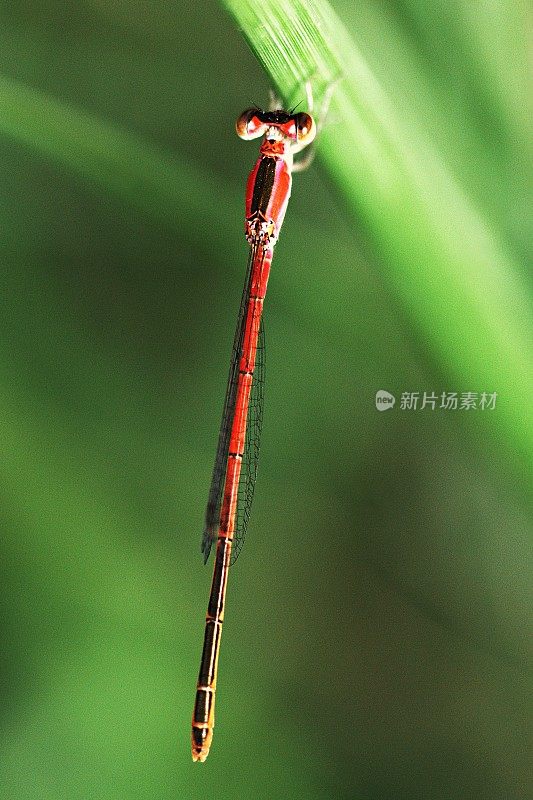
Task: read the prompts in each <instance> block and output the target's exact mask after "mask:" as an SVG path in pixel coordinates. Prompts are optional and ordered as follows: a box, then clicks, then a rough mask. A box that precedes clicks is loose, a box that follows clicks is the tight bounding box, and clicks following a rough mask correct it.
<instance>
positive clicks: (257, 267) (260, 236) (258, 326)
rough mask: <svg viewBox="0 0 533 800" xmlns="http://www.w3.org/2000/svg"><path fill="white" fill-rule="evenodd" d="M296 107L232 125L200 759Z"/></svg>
mask: <svg viewBox="0 0 533 800" xmlns="http://www.w3.org/2000/svg"><path fill="white" fill-rule="evenodd" d="M294 111H295V109H293V110H292V111H281V110H277V111H261V110H260V109H258V108H250V109H248V110H247V111H244V112H243V113H242V114H241V116H240V117H239V118H238V120H237V124H236V128H237V133H238V135H239V136H240V137H241V139H257V138H259V137H263V141H262V143H261V147H260V150H259V158H258V159H257V161H256V163H255V166H254V168H253V169H252V171H251V173H250V176H249V178H248V184H247V187H246V216H245V233H246V239H247V241H248V244H249V245H250V253H249V257H248V266H247V271H246V280H245V284H244V291H243V295H242V300H241V305H240V310H239V317H238V320H237V329H236V331H235V339H234V342H233V351H232V357H231V365H230V372H229V379H228V386H227V390H226V399H225V402H224V411H223V414H222V424H221V427H220V434H219V438H218V446H217V452H216V458H215V466H214V469H213V477H212V480H211V488H210V490H209V499H208V503H207V511H206V517H205V527H204V535H203V540H202V552H203V554H204V561H207V558H208V556H209V553H210V551H211V547H212V545H213V544H214V543H215V542H216V551H215V566H214V572H213V581H212V584H211V594H210V597H209V604H208V609H207V618H206V623H205V635H204V647H203V652H202V660H201V664H200V674H199V677H198V684H197V688H196V701H195V704H194V712H193V718H192V757H193V760H194V761H205V759H206V758H207V755H208V753H209V748H210V746H211V740H212V738H213V727H214V722H215V691H216V682H217V667H218V655H219V650H220V637H221V633H222V622H223V620H224V602H225V597H226V586H227V581H228V570H229V567H230V564H233V563H234V562H235V559H236V558H237V556H238V554H239V552H240V550H241V547H242V544H243V540H244V535H245V532H246V526H247V523H248V518H249V514H250V505H251V501H252V498H253V493H254V487H255V479H256V474H257V457H258V451H259V438H260V434H261V426H262V411H263V386H264V369H265V344H264V332H263V324H262V311H263V301H264V298H265V293H266V289H267V282H268V275H269V272H270V264H271V261H272V254H273V249H274V245H275V244H276V242H277V240H278V237H279V233H280V229H281V225H282V223H283V218H284V217H285V211H286V209H287V203H288V201H289V196H290V193H291V182H292V176H291V173H292V171H293V167H294V166H295V165H294V164H293V156H294V155H295V153H298V152H300V151H301V150H302V149H303V148H304V147H306V146H307V145H308V144H310V143H311V142H312V141H313V139H314V138H315V134H316V125H315V122H314V120H313V118H312V117H311V116H310V115H309V114H306V113H294Z"/></svg>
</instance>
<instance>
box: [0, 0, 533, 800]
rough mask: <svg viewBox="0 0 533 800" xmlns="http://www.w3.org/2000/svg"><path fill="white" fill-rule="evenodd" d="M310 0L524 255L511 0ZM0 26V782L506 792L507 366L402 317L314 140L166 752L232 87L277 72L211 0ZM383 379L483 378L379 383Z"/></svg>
mask: <svg viewBox="0 0 533 800" xmlns="http://www.w3.org/2000/svg"><path fill="white" fill-rule="evenodd" d="M334 6H335V9H336V11H337V13H338V14H339V15H340V17H341V18H342V19H343V21H344V23H345V24H346V26H347V28H348V30H349V31H350V34H351V36H352V37H353V39H354V41H355V42H356V43H357V47H358V48H359V51H360V53H361V55H362V58H363V59H364V60H365V61H366V63H367V64H368V68H369V70H370V72H371V74H372V76H373V78H375V80H376V81H377V82H378V83H379V84H380V85H381V89H382V90H383V92H384V93H385V94H386V96H387V97H388V100H389V102H390V107H391V109H393V110H394V112H395V113H396V114H398V115H400V116H402V115H405V117H406V118H407V119H408V120H411V121H414V123H415V124H416V126H417V129H418V130H419V131H420V136H421V137H422V138H423V140H424V141H425V142H428V143H430V144H431V147H432V148H434V150H435V152H438V153H439V155H440V157H441V159H442V163H443V164H444V165H445V166H446V169H447V170H448V173H449V175H450V179H451V180H452V181H453V183H454V185H455V186H456V187H458V191H459V192H460V193H461V194H462V196H464V197H467V198H468V202H469V203H470V204H471V206H472V207H473V208H475V210H476V213H477V214H479V217H480V218H481V219H483V221H484V224H485V225H486V230H487V231H488V232H489V234H490V236H491V237H493V239H494V240H495V241H497V242H498V243H499V244H500V246H501V248H502V250H504V251H505V253H506V255H507V260H506V264H508V265H509V266H508V274H506V275H505V278H506V280H508V283H509V285H510V286H512V287H514V288H513V291H514V290H516V287H523V286H529V288H531V280H530V276H529V273H528V261H527V254H528V252H529V247H530V244H529V243H530V241H531V240H530V235H531V216H530V210H529V208H528V190H529V185H528V179H529V154H530V151H528V148H529V147H530V142H531V140H530V129H529V127H528V126H529V125H530V118H529V110H528V107H527V103H528V98H529V90H528V86H527V67H526V61H527V59H526V49H525V41H526V38H527V21H528V18H529V11H528V6H527V4H526V3H522V2H519V0H517V1H516V2H510V0H509V1H508V2H505V3H501V4H494V3H492V2H489V0H485V1H484V2H481V1H480V2H476V3H473V2H472V0H465V1H464V2H462V1H461V0H452V1H451V2H449V3H446V4H445V5H444V4H439V3H437V4H433V3H428V2H420V1H419V2H415V0H382V2H379V3H376V2H374V1H373V0H372V1H371V0H367V1H366V2H361V3H357V8H355V7H354V6H355V4H352V3H350V2H340V0H339V2H335V3H334ZM0 37H1V41H0V65H1V66H0V135H1V137H2V138H1V142H2V159H1V165H0V172H1V176H2V177H1V187H2V188H1V191H0V214H1V216H2V224H1V242H2V259H1V265H2V271H1V275H2V281H1V283H2V289H1V291H0V303H1V311H0V371H1V374H0V403H1V411H0V426H1V431H0V441H1V452H2V458H1V460H0V463H1V469H2V475H1V487H2V489H1V502H0V515H1V531H2V551H3V553H2V586H3V589H2V604H1V608H2V617H3V619H2V630H3V659H2V666H3V673H2V687H3V693H2V694H3V697H2V711H3V713H2V738H1V743H0V791H1V795H2V797H5V798H9V799H10V800H26V799H28V800H29V799H30V798H31V800H34V799H35V800H76V799H77V798H80V800H81V798H83V799H84V800H86V798H102V799H103V798H110V800H111V799H113V800H114V799H115V798H121V800H127V799H128V798H136V799H137V798H150V800H154V798H161V800H166V799H167V798H176V797H178V798H201V797H206V796H213V797H217V798H240V797H254V798H302V799H303V798H305V799H306V800H314V799H315V798H320V800H322V799H323V798H353V799H354V800H359V799H365V800H377V799H378V798H379V799H380V800H381V798H383V800H389V799H390V800H400V799H403V798H406V800H407V798H409V799H410V800H413V798H424V799H425V798H432V799H435V800H440V798H442V799H443V800H444V798H446V800H452V799H453V800H455V799H456V798H457V800H459V799H461V800H462V798H472V799H473V800H492V799H494V800H515V798H516V799H517V800H518V798H520V799H521V800H526V798H530V797H531V796H532V793H533V785H532V782H531V771H530V766H531V758H532V748H531V738H530V730H531V728H530V722H531V714H532V707H531V689H532V681H531V641H532V638H531V586H532V581H531V549H530V546H531V538H530V519H531V516H530V515H531V505H530V504H531V495H530V492H529V483H530V473H529V472H528V471H527V469H528V467H527V465H528V463H530V462H528V457H529V458H530V455H531V454H530V452H528V447H527V442H528V439H527V434H526V428H525V426H524V429H523V430H522V428H521V427H520V425H518V424H517V425H516V426H515V427H514V428H513V427H512V425H510V422H509V420H511V419H513V417H512V416H511V412H510V411H509V409H513V408H514V409H516V408H518V409H522V410H524V409H525V414H524V415H523V417H522V419H524V418H525V415H526V414H527V413H528V411H529V408H530V405H531V397H530V396H523V392H522V390H520V393H519V392H518V389H517V386H519V385H520V386H523V385H524V383H527V379H528V375H527V374H524V373H522V374H520V375H518V374H517V376H516V384H515V382H514V381H513V380H511V379H509V377H508V375H509V374H510V370H509V369H506V367H507V365H505V364H502V365H501V368H502V371H503V372H502V374H505V376H506V377H505V379H502V380H501V381H500V382H498V383H497V385H495V383H494V382H493V380H494V375H497V374H498V369H499V365H498V364H497V363H494V361H493V359H487V361H489V360H490V362H491V363H487V375H490V379H487V380H490V383H489V384H488V385H487V384H486V383H485V382H484V380H483V374H482V375H481V381H480V374H479V370H478V371H477V372H474V371H473V372H472V377H471V379H469V367H468V365H467V366H465V364H466V358H465V361H464V362H463V361H462V360H461V358H460V357H459V355H458V353H460V346H459V347H458V348H456V349H455V350H454V351H453V352H450V353H449V357H448V358H447V357H446V352H445V350H446V346H447V345H446V343H445V345H444V346H443V347H442V348H441V349H440V350H439V348H438V347H435V346H428V343H427V341H426V338H425V336H424V335H423V331H424V326H423V325H421V323H420V319H419V318H417V312H416V310H415V309H416V308H418V307H419V304H418V298H417V297H412V295H411V294H410V295H409V296H410V298H411V299H412V302H409V301H407V300H406V294H405V293H402V291H400V290H399V288H398V282H397V281H394V280H391V278H390V276H391V274H393V270H394V265H395V263H396V262H395V248H394V240H390V239H389V240H388V245H387V248H384V247H383V240H382V237H381V235H380V234H381V232H382V231H381V229H380V223H379V220H372V219H371V218H370V216H369V215H366V216H365V214H362V215H361V218H360V219H358V218H357V215H354V214H353V213H352V210H350V209H349V208H348V206H347V203H346V199H345V195H344V194H343V191H342V186H341V185H340V184H339V182H335V181H334V180H332V179H331V178H330V176H329V173H328V171H327V170H326V169H325V168H324V163H326V162H327V158H326V159H325V161H323V162H320V159H317V161H316V162H315V164H314V165H313V166H312V168H311V169H310V170H309V171H308V172H306V173H303V174H302V175H298V176H296V177H295V180H294V186H293V198H292V199H291V204H290V208H289V211H288V214H287V219H286V223H285V227H284V231H283V235H282V238H281V241H280V243H279V245H278V246H277V249H276V256H275V259H274V263H273V269H272V275H271V279H270V285H269V294H268V299H267V304H266V312H265V324H266V333H267V353H268V363H267V386H266V412H265V423H264V432H263V442H262V452H261V463H260V471H259V480H258V484H257V488H256V497H255V500H254V509H253V514H252V520H251V524H250V529H249V532H248V537H247V542H246V546H245V548H244V551H243V553H242V555H241V556H240V559H239V561H238V563H237V565H236V567H235V569H234V570H233V571H232V573H231V578H230V587H229V594H228V613H227V618H226V625H225V632H224V637H223V645H222V655H221V665H220V672H219V693H218V706H217V725H216V729H215V738H214V743H213V749H212V752H211V754H210V756H209V759H208V761H207V762H206V763H205V764H204V765H199V764H198V765H194V764H193V763H192V761H191V758H190V717H191V712H192V703H193V698H194V689H195V682H196V677H197V670H198V663H199V657H200V651H201V644H202V635H203V620H204V616H205V608H206V602H207V596H208V590H209V582H210V578H211V567H210V566H209V567H206V568H204V567H203V565H202V559H201V556H200V551H199V549H200V538H201V530H202V523H203V514H204V507H205V501H206V498H207V490H208V485H209V480H210V474H211V469H212V459H213V456H214V450H215V444H216V437H217V432H218V424H219V419H220V412H221V407H222V401H223V396H224V390H225V380H226V374H227V366H228V360H229V351H230V346H231V341H232V337H233V328H234V323H235V316H236V312H237V308H238V304H239V298H240V293H241V288H242V280H243V275H244V269H245V262H246V245H245V242H244V240H243V230H242V229H243V223H242V216H243V202H244V201H243V194H244V182H245V179H246V176H247V174H248V171H249V169H250V168H251V166H252V163H253V161H254V159H255V154H256V149H257V148H256V146H255V145H254V144H253V143H252V144H245V143H242V142H240V141H239V140H238V139H237V137H236V136H235V135H234V132H233V123H234V119H235V118H236V116H237V115H238V114H239V113H240V112H241V111H242V110H243V109H244V108H246V107H247V106H249V105H251V104H253V103H258V104H266V103H267V101H268V88H269V81H268V79H267V77H266V75H265V73H264V72H263V71H262V69H261V68H260V66H259V64H258V63H257V61H256V60H255V59H254V57H253V56H252V54H251V53H250V51H249V49H248V48H247V46H246V44H245V43H244V41H243V38H242V36H241V35H240V33H239V31H238V29H237V27H236V25H235V23H234V22H233V21H232V19H231V18H230V17H229V15H228V14H227V13H226V12H225V11H224V10H223V9H222V8H221V7H219V6H218V5H216V4H208V3H199V4H190V3H182V2H170V0H153V2H151V3H150V4H147V3H144V2H140V0H137V1H136V0H114V2H110V0H87V1H86V2H81V3H77V4H72V3H67V2H64V1H63V0H45V2H42V3H38V4H37V3H32V2H28V3H25V2H22V3H18V4H16V5H13V6H11V7H4V8H3V9H2V25H1V26H0ZM339 90H340V91H342V86H341V87H340V89H339ZM341 124H342V123H341V121H340V120H339V119H337V120H336V119H335V115H334V114H332V119H331V121H330V125H331V130H332V131H333V134H332V135H333V136H335V135H336V136H340V137H342V128H341V129H340V130H339V127H340V126H341ZM325 136H326V134H325ZM367 144H368V142H366V143H364V142H363V141H362V142H361V147H362V148H363V145H367ZM413 147H414V145H413ZM413 155H415V156H416V152H415V150H413ZM339 157H341V158H342V157H343V153H342V151H341V150H339ZM356 157H357V155H356V154H355V155H354V153H353V151H350V153H348V154H347V159H354V158H356ZM359 189H360V190H361V192H363V193H364V190H365V187H364V184H363V186H362V187H359ZM443 202H446V199H445V198H444V201H443ZM384 224H385V223H384ZM417 224H418V221H417V218H416V217H413V220H412V226H413V230H415V229H416V226H417ZM398 236H399V237H400V238H399V239H398V241H399V242H400V244H401V232H400V231H398ZM465 245H468V247H469V248H470V249H472V248H474V249H475V247H476V246H477V244H476V242H465ZM459 255H460V254H459ZM398 257H400V256H398ZM402 257H403V258H406V256H405V253H403V254H402ZM399 263H400V261H398V264H399ZM413 265H414V269H415V270H416V271H417V274H420V275H421V276H422V279H421V280H422V281H423V280H427V281H428V286H429V287H430V290H431V292H432V297H433V298H435V297H437V299H438V297H439V291H440V289H441V287H440V284H439V283H436V284H435V285H431V268H432V264H431V260H430V258H429V257H428V261H427V262H425V261H416V260H415V261H413ZM468 268H469V264H468V263H466V261H465V270H466V271H468ZM477 280H478V283H477V284H476V293H479V296H480V297H483V295H484V293H485V286H484V282H483V277H481V278H479V276H478V278H477ZM422 293H423V292H421V296H420V299H421V300H422V299H423V298H422ZM515 297H516V300H517V306H518V305H519V306H520V307H521V308H522V307H523V306H524V305H525V304H527V303H528V302H529V301H530V296H528V294H527V291H524V290H522V289H519V290H518V291H517V292H516V294H515ZM449 303H450V296H449V294H447V290H446V287H442V302H441V303H440V309H441V310H442V312H443V317H442V318H444V319H445V318H446V313H445V312H446V309H447V308H448V304H449ZM507 311H509V308H508V309H507ZM511 311H512V307H511ZM454 313H455V314H456V316H455V317H453V316H452V315H451V316H450V326H451V325H453V324H455V322H456V320H458V317H459V315H460V308H459V312H458V311H457V308H454ZM520 313H522V312H520ZM520 318H521V317H520ZM499 322H501V320H495V323H494V324H495V325H497V324H499ZM462 323H463V324H465V325H466V327H467V328H468V324H469V323H468V319H467V321H466V323H465V322H464V320H463V321H462ZM489 323H490V320H489ZM426 324H427V318H426ZM521 332H522V334H523V336H524V339H525V341H526V342H527V341H528V336H529V335H530V333H531V331H528V330H522V331H521ZM471 334H472V336H473V337H474V338H475V336H476V331H475V330H471ZM503 335H505V330H503ZM437 338H438V337H437ZM509 346H510V350H511V349H512V342H510V344H509ZM529 356H530V352H522V351H520V352H519V353H517V359H518V360H519V361H520V360H521V361H522V362H524V363H527V362H528V359H529ZM458 375H459V376H460V375H462V376H463V380H464V383H458ZM379 389H386V390H388V391H390V392H392V393H394V394H395V395H396V397H397V398H398V400H397V405H396V407H395V408H394V409H393V410H392V411H388V412H387V413H383V414H382V413H378V412H377V411H376V408H375V403H374V398H375V394H376V391H378V390H379ZM404 391H413V392H414V391H419V392H423V391H428V392H429V391H434V392H436V393H437V394H440V393H441V392H442V391H446V392H451V391H457V392H467V391H473V392H482V391H487V392H497V393H498V399H497V405H496V409H495V410H494V411H484V412H481V411H479V410H478V411H471V412H467V411H456V412H453V411H444V410H438V409H437V410H435V411H434V412H431V411H429V410H427V409H426V410H424V411H420V410H419V411H401V410H400V408H399V397H400V395H401V393H402V392H404ZM521 443H524V444H523V446H521Z"/></svg>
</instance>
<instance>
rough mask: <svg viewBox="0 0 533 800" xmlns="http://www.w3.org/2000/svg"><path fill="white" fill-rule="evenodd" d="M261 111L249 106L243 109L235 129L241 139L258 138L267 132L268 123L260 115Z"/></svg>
mask: <svg viewBox="0 0 533 800" xmlns="http://www.w3.org/2000/svg"><path fill="white" fill-rule="evenodd" d="M260 113H261V112H260V111H258V109H257V108H247V109H246V111H243V112H242V114H241V116H240V117H239V119H238V120H237V122H236V123H235V130H236V131H237V136H240V138H241V139H247V140H248V139H258V138H259V136H263V135H264V134H265V132H266V129H267V127H268V126H267V125H265V123H264V122H263V121H262V119H261V118H260V117H259V116H258V115H259V114H260Z"/></svg>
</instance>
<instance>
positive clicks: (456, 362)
mask: <svg viewBox="0 0 533 800" xmlns="http://www.w3.org/2000/svg"><path fill="white" fill-rule="evenodd" d="M225 5H226V7H227V8H228V9H229V11H230V12H231V13H232V15H233V16H234V18H235V20H236V21H237V23H238V25H239V26H240V27H241V29H242V31H243V34H244V36H245V37H246V39H247V41H248V43H249V44H250V46H251V48H252V50H253V51H254V53H255V54H256V55H257V57H258V59H259V60H260V62H261V63H262V64H263V66H264V68H265V70H266V71H267V72H268V74H269V75H270V77H271V79H272V81H273V83H274V84H275V85H276V86H277V87H278V89H279V90H280V91H281V93H282V94H283V96H284V97H285V98H286V100H287V101H288V102H292V101H293V100H294V98H295V96H296V95H301V94H302V87H303V84H304V82H305V80H308V79H310V80H311V81H312V84H313V86H314V89H315V94H317V95H318V96H319V97H320V96H321V94H322V92H323V91H324V88H325V86H326V85H327V84H328V83H329V82H330V81H332V80H334V79H335V78H336V77H338V76H339V75H341V74H342V80H341V81H340V83H339V85H338V87H337V89H336V91H335V96H334V100H333V104H332V115H331V116H332V117H333V118H334V120H335V122H336V123H337V124H332V125H331V126H329V127H326V129H325V130H324V131H323V133H322V136H321V141H320V145H319V147H320V154H321V158H322V160H323V162H324V163H325V164H326V165H327V168H328V170H329V172H330V175H331V178H332V180H333V181H334V182H335V183H336V184H337V186H338V188H339V189H340V191H341V192H342V194H343V195H344V198H345V200H346V202H347V206H348V208H349V210H350V212H351V214H352V215H353V217H354V219H357V220H358V221H359V222H360V221H362V222H363V223H364V224H365V226H366V228H367V230H368V231H369V232H370V235H371V237H372V238H373V241H374V243H375V246H376V249H377V250H378V252H379V253H380V255H381V258H382V262H383V264H384V265H385V269H386V278H387V281H388V283H389V285H390V286H391V288H392V290H393V291H394V293H395V295H396V296H397V297H398V298H399V299H400V300H401V302H402V304H403V307H404V308H405V309H406V311H407V312H408V314H409V317H410V319H411V320H412V322H413V324H414V326H415V329H416V330H417V333H418V336H419V338H420V339H421V340H422V341H423V342H424V343H426V346H427V347H428V349H429V350H430V352H431V353H432V354H433V356H434V357H435V358H436V360H437V361H438V363H439V364H440V367H441V369H442V370H443V372H444V374H445V375H447V376H448V380H449V382H450V383H451V384H452V385H453V388H454V389H457V390H458V391H460V392H461V391H477V392H481V391H488V392H492V391H496V392H498V393H499V401H498V402H499V409H498V413H497V414H495V415H494V417H493V424H494V428H495V429H496V430H497V431H498V433H499V435H500V437H501V438H500V441H501V443H502V444H503V448H504V449H505V448H506V447H509V448H510V452H511V454H512V455H513V456H515V457H516V456H517V455H518V458H519V464H520V463H521V464H522V466H523V464H524V461H525V460H527V459H528V458H530V456H531V452H532V449H533V425H532V420H531V416H530V414H529V409H528V403H527V402H525V398H527V397H528V396H529V391H530V387H531V376H532V364H531V359H530V357H529V356H530V347H529V342H530V334H531V332H532V331H533V322H532V317H531V309H530V307H529V306H528V304H527V302H526V298H527V293H526V290H525V287H524V285H523V282H522V278H521V274H520V267H519V265H518V264H517V263H515V262H514V261H513V257H512V254H511V252H510V250H509V248H508V247H507V245H506V243H505V242H504V241H503V237H502V236H501V234H500V232H499V231H498V229H497V228H496V227H495V226H494V225H491V224H490V223H489V222H488V221H487V220H485V219H484V218H483V216H482V213H481V212H480V210H479V209H477V208H476V207H475V204H474V203H473V202H472V201H471V199H470V197H469V193H468V187H467V186H463V185H461V183H460V182H459V181H458V180H457V178H456V176H455V175H454V174H453V170H452V169H450V167H449V165H448V164H447V163H446V162H445V161H444V159H443V158H442V157H441V155H440V153H439V152H438V150H437V149H436V148H435V147H434V145H433V143H432V142H431V141H430V140H429V139H428V138H427V137H426V136H425V135H424V130H423V126H421V127H420V129H419V128H418V127H417V126H416V125H415V124H414V123H413V121H412V120H410V121H409V122H407V121H406V120H404V119H403V118H402V114H401V108H400V109H399V108H397V107H395V104H394V99H393V98H391V97H389V96H387V94H386V93H385V91H384V90H383V89H382V87H381V86H380V84H379V81H378V80H377V78H376V77H375V75H374V74H373V73H372V71H371V70H370V68H369V66H368V65H367V63H366V62H365V60H364V58H363V57H362V55H361V54H360V52H359V50H358V48H357V46H356V44H355V43H354V41H353V40H352V38H351V37H350V34H349V33H348V31H347V30H346V28H345V27H344V25H343V24H342V22H341V21H340V19H339V18H338V17H337V16H336V14H335V13H334V11H333V10H332V8H331V7H330V6H329V4H328V3H327V2H325V1H324V0H308V1H304V0H274V2H271V3H257V2H254V0H225ZM384 46H385V43H384ZM354 302H355V298H354ZM354 346H355V343H354ZM518 471H520V466H518Z"/></svg>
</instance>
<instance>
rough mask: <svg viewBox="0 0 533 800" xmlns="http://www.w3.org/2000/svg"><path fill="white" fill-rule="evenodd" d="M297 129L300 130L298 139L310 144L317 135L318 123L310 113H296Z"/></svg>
mask: <svg viewBox="0 0 533 800" xmlns="http://www.w3.org/2000/svg"><path fill="white" fill-rule="evenodd" d="M294 120H295V122H296V129H297V131H298V134H297V137H296V138H297V141H298V142H301V143H302V144H310V143H311V142H312V141H313V139H314V138H315V136H316V125H315V121H314V119H313V117H312V116H311V115H310V114H304V113H302V114H295V115H294Z"/></svg>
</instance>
